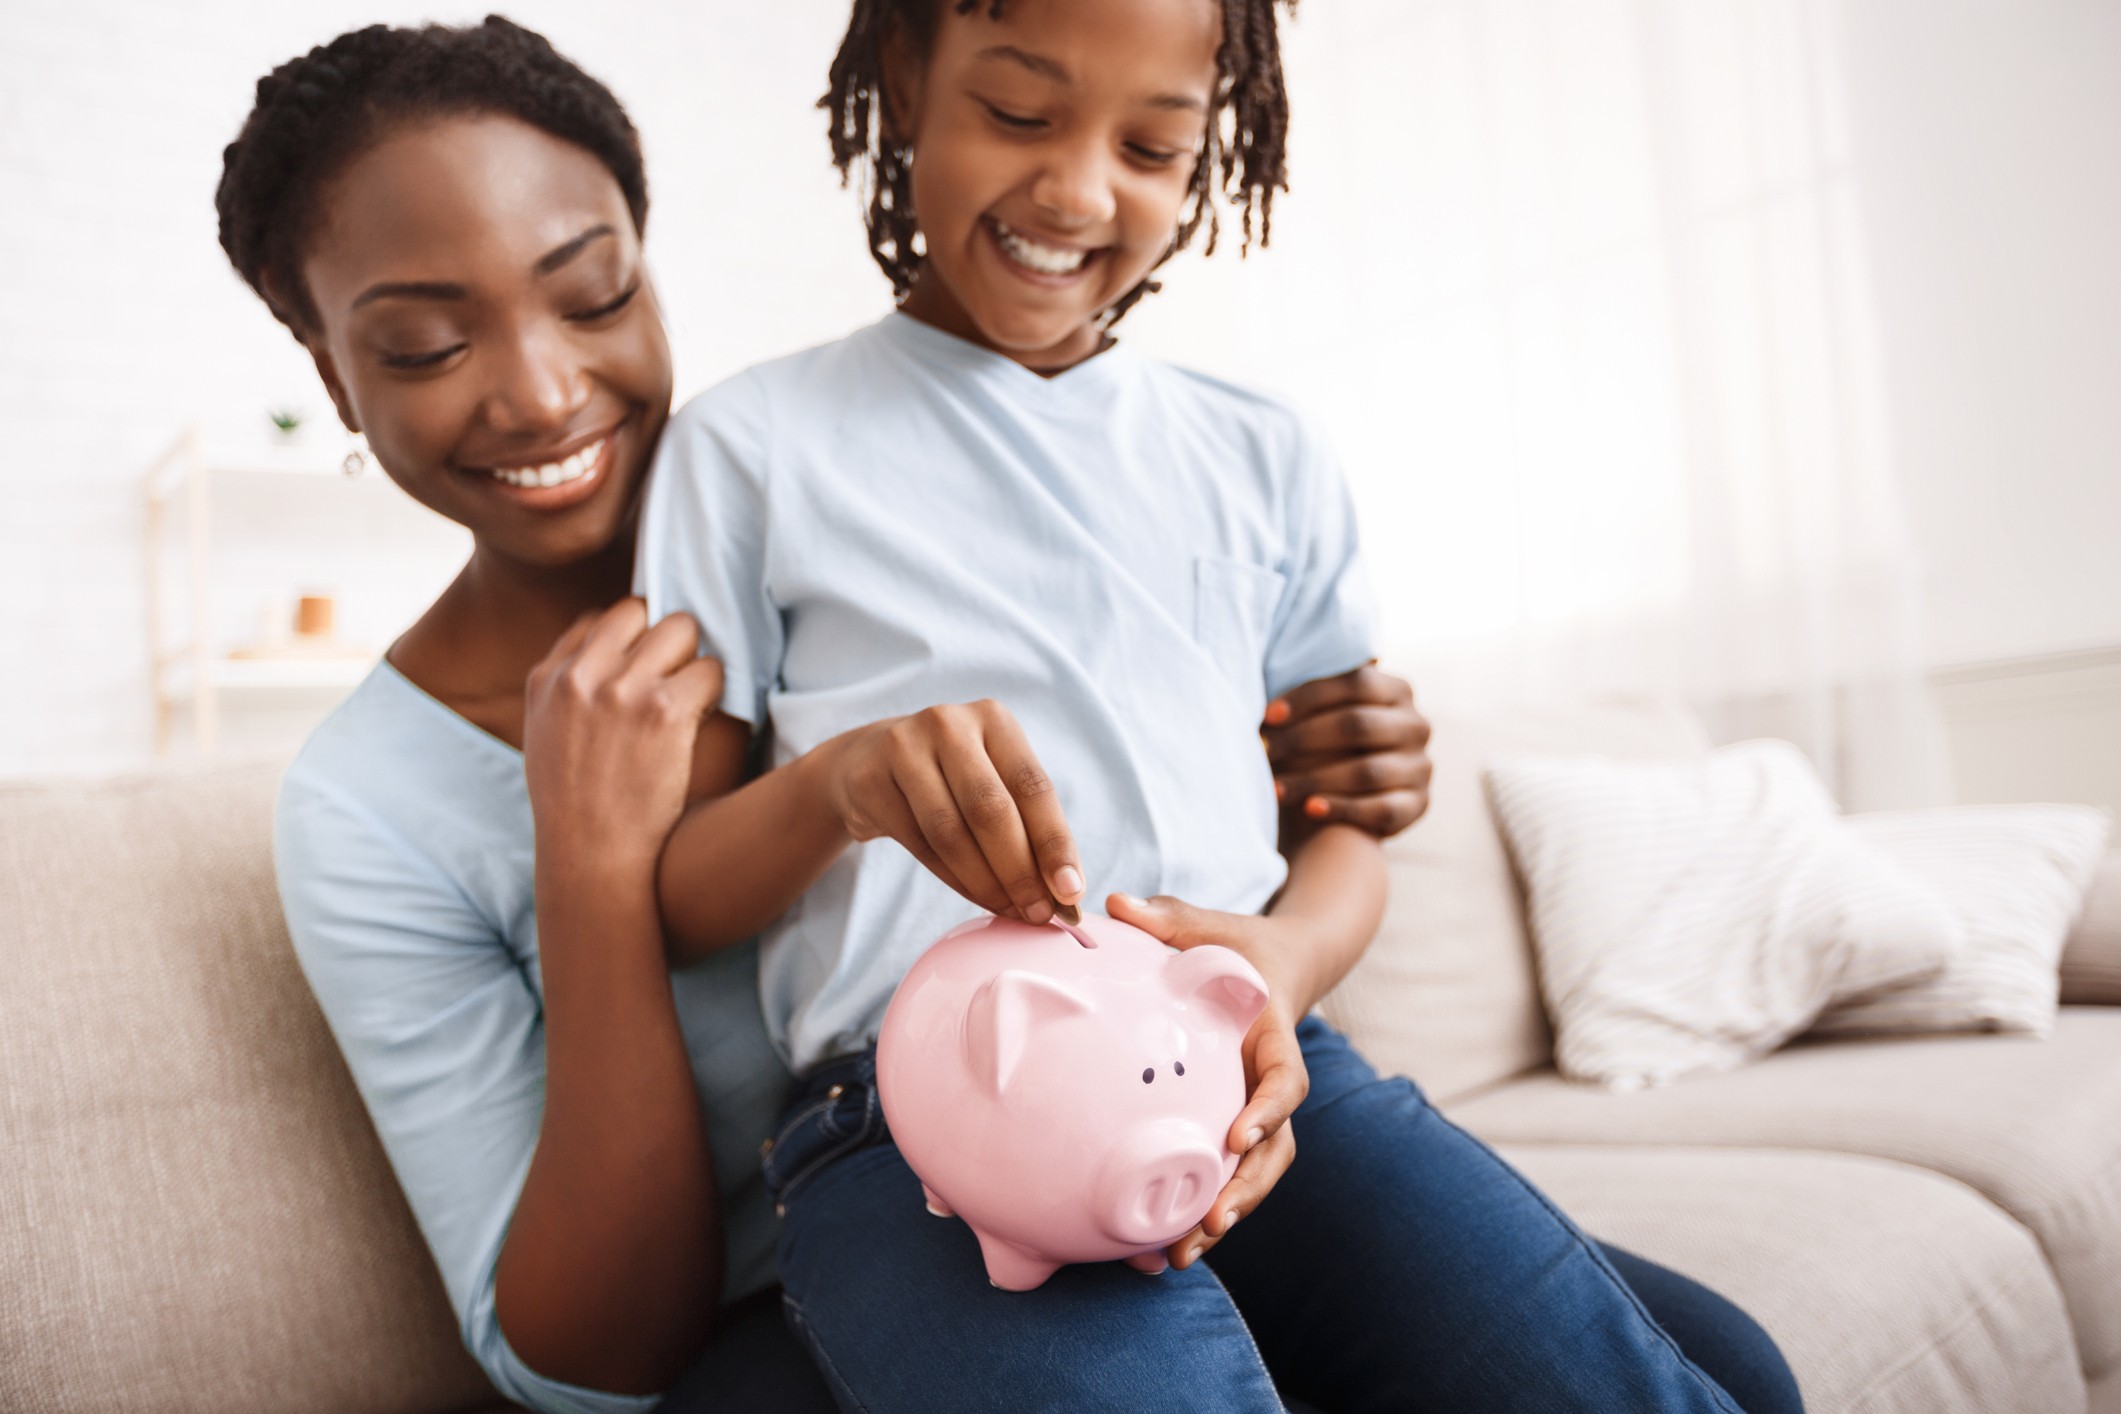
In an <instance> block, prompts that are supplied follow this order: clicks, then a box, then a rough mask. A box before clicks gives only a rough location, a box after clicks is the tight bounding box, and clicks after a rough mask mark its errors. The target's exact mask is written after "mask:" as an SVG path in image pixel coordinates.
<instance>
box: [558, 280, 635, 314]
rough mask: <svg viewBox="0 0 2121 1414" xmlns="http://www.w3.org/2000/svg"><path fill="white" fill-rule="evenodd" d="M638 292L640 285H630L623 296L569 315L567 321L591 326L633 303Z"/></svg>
mask: <svg viewBox="0 0 2121 1414" xmlns="http://www.w3.org/2000/svg"><path fill="white" fill-rule="evenodd" d="M640 292H641V287H640V285H638V284H634V285H631V286H629V287H627V289H626V292H625V293H624V294H622V295H620V296H619V297H618V298H617V299H615V300H613V301H611V303H609V304H600V305H598V306H597V307H596V308H595V309H585V310H582V311H580V312H579V313H576V314H570V315H568V316H567V317H568V318H569V319H572V320H573V321H574V322H575V323H577V324H593V323H595V322H596V321H597V320H599V319H604V318H607V317H609V316H611V315H614V314H617V313H618V312H619V311H620V310H622V309H624V308H625V307H626V306H627V305H629V304H631V303H633V297H634V296H635V295H637V294H639V293H640Z"/></svg>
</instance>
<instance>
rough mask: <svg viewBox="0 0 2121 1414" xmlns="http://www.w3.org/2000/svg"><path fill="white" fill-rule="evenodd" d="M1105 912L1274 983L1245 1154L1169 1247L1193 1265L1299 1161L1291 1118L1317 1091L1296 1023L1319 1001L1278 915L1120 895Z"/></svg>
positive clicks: (1249, 1080) (1233, 1136) (1252, 1052)
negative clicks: (1223, 952) (1235, 959)
mask: <svg viewBox="0 0 2121 1414" xmlns="http://www.w3.org/2000/svg"><path fill="white" fill-rule="evenodd" d="M1105 907H1106V911H1107V912H1109V913H1110V914H1111V915H1112V917H1114V918H1117V919H1119V920H1120V921H1121V922H1123V923H1132V924H1133V925H1134V926H1135V927H1137V928H1140V929H1141V930H1142V931H1143V932H1145V933H1148V934H1150V935H1151V936H1153V937H1155V938H1157V939H1159V940H1161V941H1163V942H1165V943H1168V944H1170V945H1171V946H1172V947H1174V948H1178V949H1181V950H1183V949H1186V948H1195V947H1199V946H1200V945H1201V944H1203V943H1216V944H1219V945H1220V946H1222V947H1226V948H1228V949H1230V950H1231V951H1232V952H1234V953H1237V954H1239V955H1240V956H1242V957H1243V958H1244V959H1245V961H1247V962H1249V963H1251V964H1252V966H1253V967H1254V968H1256V969H1257V970H1258V972H1259V975H1260V976H1261V977H1262V978H1264V979H1265V980H1266V983H1267V1009H1266V1010H1265V1011H1263V1012H1261V1013H1260V1014H1259V1019H1258V1020H1256V1021H1254V1022H1253V1023H1252V1029H1251V1030H1250V1031H1248V1032H1246V1033H1245V1041H1244V1050H1243V1054H1244V1060H1245V1091H1246V1096H1247V1098H1246V1100H1245V1106H1244V1108H1243V1109H1241V1110H1239V1111H1238V1112H1237V1118H1236V1119H1235V1120H1234V1121H1232V1123H1231V1125H1230V1133H1229V1136H1228V1143H1229V1145H1230V1148H1231V1151H1232V1152H1234V1153H1236V1154H1238V1155H1240V1157H1239V1159H1238V1161H1237V1171H1236V1172H1235V1173H1233V1174H1231V1175H1230V1181H1229V1182H1228V1183H1226V1184H1224V1185H1223V1190H1222V1192H1220V1193H1218V1194H1217V1195H1216V1197H1215V1202H1214V1203H1213V1205H1211V1206H1210V1207H1209V1209H1208V1215H1207V1216H1206V1217H1205V1218H1203V1219H1202V1220H1201V1222H1200V1224H1199V1226H1197V1227H1195V1228H1194V1229H1193V1230H1192V1231H1191V1232H1189V1233H1187V1234H1186V1235H1185V1236H1183V1237H1181V1238H1179V1239H1178V1240H1177V1241H1176V1242H1173V1243H1172V1244H1170V1246H1168V1247H1166V1248H1165V1249H1164V1255H1165V1256H1166V1257H1167V1258H1168V1259H1169V1260H1170V1262H1171V1265H1172V1266H1174V1267H1188V1266H1191V1265H1192V1264H1193V1263H1194V1262H1195V1261H1197V1260H1198V1259H1199V1258H1200V1255H1201V1254H1202V1253H1204V1252H1206V1251H1207V1250H1208V1249H1209V1248H1211V1247H1213V1246H1214V1245H1215V1244H1216V1243H1218V1242H1220V1241H1221V1240H1222V1239H1223V1238H1224V1237H1225V1236H1227V1235H1228V1234H1229V1231H1230V1229H1231V1228H1233V1227H1235V1226H1236V1225H1237V1223H1238V1221H1239V1220H1240V1219H1242V1218H1244V1217H1245V1216H1246V1215H1247V1214H1249V1213H1250V1212H1251V1211H1252V1210H1253V1209H1254V1208H1256V1207H1258V1206H1259V1203H1260V1200H1261V1199H1263V1198H1265V1197H1266V1196H1267V1194H1268V1193H1269V1192H1270V1191H1271V1190H1272V1189H1273V1187H1274V1185H1275V1184H1277V1183H1279V1182H1280V1181H1281V1176H1282V1175H1283V1174H1285V1173H1287V1172H1288V1171H1289V1165H1290V1164H1292V1163H1294V1162H1295V1161H1296V1135H1295V1132H1294V1131H1293V1130H1292V1129H1291V1128H1290V1127H1289V1116H1291V1115H1292V1114H1294V1113H1296V1107H1297V1106H1298V1105H1301V1104H1302V1103H1303V1102H1304V1096H1305V1095H1307V1094H1309V1093H1310V1090H1311V1075H1310V1072H1309V1071H1308V1070H1307V1069H1306V1068H1305V1066H1304V1057H1303V1048H1302V1047H1301V1046H1300V1045H1299V1044H1298V1043H1297V1040H1296V1022H1297V1019H1298V1018H1299V1017H1301V1016H1302V1015H1303V1014H1304V1013H1305V1012H1307V1011H1309V1010H1310V1009H1311V1005H1312V1002H1313V1001H1314V1000H1315V998H1312V997H1310V996H1308V995H1306V992H1307V990H1308V988H1307V987H1306V985H1305V984H1304V982H1303V981H1302V980H1301V979H1300V978H1299V977H1298V976H1297V975H1296V974H1295V972H1294V970H1293V967H1294V964H1295V962H1296V961H1297V960H1298V959H1299V958H1300V957H1301V955H1302V950H1301V949H1300V948H1299V947H1297V946H1295V945H1294V944H1293V941H1292V939H1291V938H1290V937H1289V932H1288V930H1289V925H1288V924H1287V923H1285V922H1283V921H1280V920H1277V919H1275V918H1272V917H1266V918H1261V917H1255V916H1252V915H1249V914H1238V913H1217V912H1215V911H1214V910H1212V909H1206V908H1196V907H1194V906H1193V905H1192V904H1189V903H1183V902H1181V901H1179V900H1178V899H1174V898H1163V897H1158V898H1153V899H1146V900H1144V899H1138V898H1134V897H1131V896H1129V895H1127V894H1113V895H1112V896H1111V897H1110V898H1109V899H1107V900H1106V901H1105Z"/></svg>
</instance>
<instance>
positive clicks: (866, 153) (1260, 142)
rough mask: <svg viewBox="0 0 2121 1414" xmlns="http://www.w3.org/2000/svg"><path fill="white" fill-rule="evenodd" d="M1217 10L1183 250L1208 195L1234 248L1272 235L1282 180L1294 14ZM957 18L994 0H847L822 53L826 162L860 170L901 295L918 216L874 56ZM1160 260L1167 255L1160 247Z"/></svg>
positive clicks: (992, 6)
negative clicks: (1288, 21)
mask: <svg viewBox="0 0 2121 1414" xmlns="http://www.w3.org/2000/svg"><path fill="white" fill-rule="evenodd" d="M1210 3H1214V4H1219V5H1220V6H1221V7H1222V21H1223V33H1222V46H1221V48H1219V49H1218V50H1217V51H1216V55H1215V67H1216V72H1217V74H1218V75H1219V83H1218V85H1217V88H1216V93H1215V99H1214V101H1213V103H1212V104H1211V106H1210V111H1209V115H1208V136H1207V141H1206V143H1205V145H1204V146H1203V149H1202V151H1201V153H1200V158H1199V161H1198V163H1197V165H1196V166H1195V167H1194V169H1193V187H1192V191H1191V193H1190V195H1189V196H1188V198H1187V204H1186V209H1185V212H1184V214H1183V215H1181V216H1180V218H1179V224H1178V233H1177V237H1176V239H1175V240H1173V241H1172V243H1171V252H1172V253H1173V254H1175V253H1176V252H1178V251H1180V250H1183V249H1185V247H1186V245H1187V244H1188V243H1189V242H1190V241H1191V240H1192V239H1193V237H1194V235H1195V234H1196V233H1197V232H1198V231H1199V230H1200V228H1201V226H1202V224H1203V223H1205V224H1206V226H1207V228H1208V243H1207V247H1206V250H1207V253H1208V254H1211V255H1212V254H1214V252H1215V241H1216V236H1217V235H1218V233H1219V226H1220V221H1219V219H1218V217H1217V215H1216V210H1215V198H1216V196H1217V195H1218V194H1220V195H1221V196H1222V197H1223V198H1224V199H1225V200H1227V201H1229V202H1230V203H1231V205H1232V206H1234V207H1235V208H1236V209H1237V211H1238V213H1239V216H1240V221H1241V224H1242V229H1243V233H1244V235H1243V244H1242V245H1241V246H1240V250H1248V249H1250V248H1251V245H1252V242H1253V239H1254V237H1255V235H1256V236H1257V239H1258V241H1259V243H1260V244H1261V245H1265V244H1267V240H1268V237H1269V236H1270V235H1271V234H1272V231H1273V218H1274V193H1275V192H1277V191H1287V190H1288V188H1289V163H1288V138H1289V94H1288V90H1287V89H1286V88H1285V87H1284V86H1283V83H1282V72H1281V34H1280V28H1279V23H1278V21H1279V16H1278V13H1277V12H1278V11H1279V10H1281V9H1287V10H1288V11H1289V13H1290V14H1292V15H1293V14H1295V13H1296V0H1210ZM946 4H948V5H952V6H954V7H955V9H956V11H957V13H958V14H960V15H969V14H972V13H973V12H974V11H976V10H978V9H980V8H981V7H982V5H984V6H985V8H986V11H987V15H988V17H989V18H990V19H999V18H1001V14H1002V7H1003V4H1004V0H854V12H853V14H852V15H851V16H850V17H849V18H848V21H847V34H846V37H845V38H844V39H842V40H841V41H840V50H839V53H838V55H836V56H835V57H834V58H833V61H832V73H831V86H830V87H829V88H827V89H826V91H825V96H824V97H823V98H820V99H819V100H818V105H817V106H818V107H820V108H822V109H824V110H825V112H826V113H827V114H829V115H830V118H831V138H832V162H833V165H834V166H836V167H838V168H839V169H840V180H841V181H842V182H843V183H844V182H847V181H849V180H850V179H852V178H853V176H854V174H855V171H856V169H857V168H859V169H860V172H861V179H862V191H863V193H864V196H865V198H866V199H867V202H868V209H867V211H866V212H865V214H864V220H865V222H866V224H867V225H868V228H869V253H870V255H871V256H873V257H874V258H875V260H876V263H877V265H878V266H880V267H881V268H882V269H883V272H884V274H885V275H886V276H888V277H889V278H890V280H891V288H892V291H893V293H894V294H896V295H897V296H898V297H899V298H900V299H904V298H905V297H906V292H907V291H908V290H910V289H911V288H912V287H913V276H914V272H915V271H917V270H919V269H920V263H921V258H920V254H919V252H918V251H916V250H915V249H914V236H915V233H916V232H917V230H918V229H919V222H918V220H917V218H916V217H915V215H914V211H913V166H912V161H911V153H910V151H909V150H908V149H907V147H906V146H905V145H904V143H903V142H902V141H900V140H897V139H896V138H895V137H894V136H893V135H892V134H890V133H889V132H887V131H886V124H885V121H884V96H883V95H884V57H885V54H886V52H887V51H888V49H889V48H890V46H891V45H892V44H894V43H904V44H906V45H908V46H909V47H910V48H911V49H912V51H913V52H914V53H916V54H920V55H925V54H926V53H927V52H928V49H929V47H930V46H931V45H932V44H933V42H934V40H935V32H936V26H937V23H938V22H939V21H940V19H941V17H942V7H943V6H944V5H946ZM1165 258H1166V259H1168V258H1169V256H1168V255H1167V256H1166V257H1165ZM1158 288H1159V285H1158V283H1157V282H1156V281H1155V280H1144V281H1142V282H1141V283H1140V284H1139V285H1136V286H1135V287H1134V288H1133V289H1131V290H1129V291H1128V292H1127V293H1126V294H1125V295H1124V296H1122V297H1121V298H1120V300H1119V301H1118V302H1117V303H1116V304H1114V305H1113V306H1112V308H1111V310H1109V311H1108V312H1107V314H1106V316H1105V321H1106V323H1107V324H1108V325H1110V324H1113V323H1117V322H1118V321H1119V319H1120V317H1121V316H1122V315H1124V314H1125V313H1126V312H1127V311H1128V310H1129V309H1132V308H1133V307H1134V305H1135V304H1136V303H1137V302H1139V301H1140V300H1141V298H1142V296H1144V295H1147V294H1152V293H1154V292H1155V291H1156V290H1157V289H1158Z"/></svg>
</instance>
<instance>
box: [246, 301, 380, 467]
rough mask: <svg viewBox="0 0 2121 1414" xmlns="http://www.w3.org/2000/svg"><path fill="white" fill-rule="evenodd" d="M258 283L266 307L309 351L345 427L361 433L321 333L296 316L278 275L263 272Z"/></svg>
mask: <svg viewBox="0 0 2121 1414" xmlns="http://www.w3.org/2000/svg"><path fill="white" fill-rule="evenodd" d="M258 283H259V284H260V285H261V286H263V287H264V289H263V293H264V295H265V305H266V307H267V308H268V309H270V310H272V312H273V314H274V315H275V316H277V317H278V318H279V320H280V322H281V323H283V324H285V325H286V326H287V327H288V328H289V329H290V330H292V331H293V332H294V336H295V339H296V341H297V342H299V343H300V344H301V345H302V347H303V349H305V350H306V351H307V352H308V354H309V361H310V362H311V363H314V364H315V365H316V366H317V377H319V378H321V379H322V380H323V381H324V391H325V393H326V394H328V395H329V396H330V398H331V405H332V407H333V409H334V410H336V411H337V412H338V414H339V421H340V422H341V423H343V424H344V425H345V427H346V430H347V431H348V432H359V431H360V430H361V420H360V419H359V418H357V417H355V416H354V410H353V400H352V399H351V398H349V397H347V396H346V383H345V381H344V380H343V379H341V378H340V377H339V366H338V365H337V364H336V363H334V362H332V357H331V355H330V354H328V353H326V352H325V351H324V339H323V333H322V331H321V330H317V329H310V328H306V327H304V326H306V325H307V324H308V322H309V321H308V320H305V319H300V318H299V316H297V315H296V314H294V313H293V311H294V310H296V309H299V308H300V306H299V305H297V304H295V303H294V302H292V301H290V300H289V299H288V298H287V294H286V291H285V290H284V289H282V288H281V284H280V277H279V276H278V275H276V274H274V273H273V272H272V271H270V270H265V271H261V272H259V276H258Z"/></svg>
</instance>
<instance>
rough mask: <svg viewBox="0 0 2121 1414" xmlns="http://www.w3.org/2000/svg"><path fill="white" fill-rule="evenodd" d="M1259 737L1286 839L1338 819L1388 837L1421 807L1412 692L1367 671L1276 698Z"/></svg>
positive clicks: (1423, 776)
mask: <svg viewBox="0 0 2121 1414" xmlns="http://www.w3.org/2000/svg"><path fill="white" fill-rule="evenodd" d="M1260 735H1261V736H1262V737H1263V738H1264V739H1265V741H1266V744H1267V759H1268V760H1270V761H1271V762H1273V764H1274V793H1275V795H1276V797H1277V798H1279V799H1280V801H1281V802H1282V826H1283V835H1284V838H1302V836H1303V835H1304V833H1305V832H1306V831H1307V830H1308V829H1310V828H1315V827H1316V826H1318V825H1323V824H1326V823H1328V822H1330V821H1336V820H1337V821H1343V822H1345V823H1347V824H1350V825H1354V826H1356V827H1357V828H1359V829H1363V830H1367V831H1368V832H1369V833H1371V834H1372V835H1375V836H1376V837H1377V838H1379V839H1389V838H1391V837H1392V836H1393V835H1396V834H1398V833H1399V832H1400V831H1401V830H1404V829H1405V828H1407V826H1409V825H1411V824H1413V823H1414V822H1415V821H1416V820H1419V819H1420V818H1421V817H1422V814H1423V812H1425V811H1426V810H1428V808H1429V777H1430V774H1431V770H1432V768H1431V766H1430V764H1429V752H1428V744H1429V720H1428V718H1426V717H1424V716H1422V715H1421V713H1420V712H1418V711H1416V710H1415V708H1414V689H1413V688H1412V687H1410V686H1408V685H1407V684H1406V683H1405V682H1403V681H1402V680H1400V679H1399V678H1396V677H1393V676H1392V675H1391V674H1390V673H1387V672H1384V671H1382V670H1380V669H1379V668H1377V667H1376V666H1375V665H1367V666H1364V667H1360V668H1357V669H1355V670H1354V671H1353V672H1348V673H1342V674H1341V675H1340V676H1339V677H1334V678H1319V679H1318V680H1317V681H1315V682H1307V683H1305V684H1304V685H1303V686H1302V687H1299V688H1297V689H1295V690H1294V691H1293V692H1289V693H1286V694H1284V695H1283V696H1281V697H1277V698H1275V699H1274V700H1273V701H1272V702H1270V703H1268V704H1267V713H1266V719H1265V721H1264V722H1263V723H1262V725H1261V727H1260Z"/></svg>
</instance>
